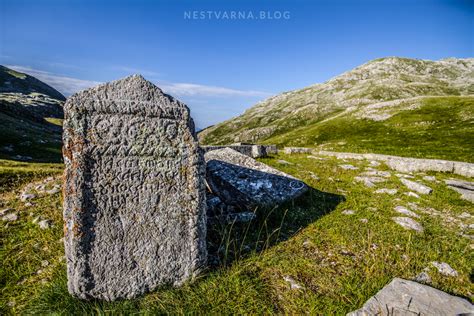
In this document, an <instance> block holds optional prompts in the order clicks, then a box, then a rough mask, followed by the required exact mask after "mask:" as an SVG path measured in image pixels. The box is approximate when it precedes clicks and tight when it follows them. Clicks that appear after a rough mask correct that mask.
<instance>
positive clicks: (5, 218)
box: [2, 213, 18, 222]
mask: <svg viewBox="0 0 474 316" xmlns="http://www.w3.org/2000/svg"><path fill="white" fill-rule="evenodd" d="M2 220H3V221H5V222H14V221H16V220H18V214H16V213H10V214H6V215H3V216H2Z"/></svg>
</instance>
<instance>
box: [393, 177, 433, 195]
mask: <svg viewBox="0 0 474 316" xmlns="http://www.w3.org/2000/svg"><path fill="white" fill-rule="evenodd" d="M400 181H401V182H402V183H403V184H404V185H405V186H406V187H407V188H408V189H410V190H413V191H416V192H418V193H420V194H430V193H431V192H433V189H431V188H430V187H427V186H426V185H424V184H421V183H418V182H415V181H411V180H407V179H403V178H401V179H400Z"/></svg>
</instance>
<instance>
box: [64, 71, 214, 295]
mask: <svg viewBox="0 0 474 316" xmlns="http://www.w3.org/2000/svg"><path fill="white" fill-rule="evenodd" d="M64 110H65V120H64V134H63V140H64V148H63V156H64V162H65V165H66V170H65V174H64V175H65V183H64V192H63V195H64V232H65V247H66V258H67V270H68V271H67V272H68V289H69V292H70V293H71V294H73V295H74V296H77V297H80V298H83V299H90V298H97V299H104V300H108V301H111V300H115V299H118V298H132V297H135V296H137V295H140V294H142V293H144V292H147V291H150V290H153V289H154V288H155V287H157V286H159V285H163V284H173V285H180V284H182V283H183V282H185V281H186V280H188V279H190V278H193V276H195V275H196V274H197V273H199V271H200V269H201V268H202V267H203V266H204V265H205V261H206V256H207V252H206V240H205V239H206V237H205V236H206V215H205V214H206V202H205V185H204V178H205V164H204V160H203V157H202V153H201V152H200V149H199V147H198V143H197V138H196V135H195V132H194V123H193V120H192V118H191V117H190V114H189V109H188V108H187V107H186V105H184V104H183V103H181V102H179V101H177V100H175V99H173V98H172V97H171V96H169V95H166V94H164V93H163V92H162V91H161V90H160V89H159V88H158V87H156V86H155V85H153V84H152V83H150V82H148V81H146V80H145V79H144V78H143V77H141V76H137V75H134V76H131V77H127V78H125V79H122V80H118V81H114V82H110V83H106V84H103V85H100V86H98V87H95V88H91V89H89V90H86V91H82V92H79V93H77V94H75V95H73V96H71V97H70V98H69V99H68V101H67V102H66V105H65V108H64Z"/></svg>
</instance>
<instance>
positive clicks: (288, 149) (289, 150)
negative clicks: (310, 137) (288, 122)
mask: <svg viewBox="0 0 474 316" xmlns="http://www.w3.org/2000/svg"><path fill="white" fill-rule="evenodd" d="M283 151H284V152H285V154H310V153H312V152H313V149H312V148H305V147H285V148H283Z"/></svg>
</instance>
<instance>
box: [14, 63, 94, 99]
mask: <svg viewBox="0 0 474 316" xmlns="http://www.w3.org/2000/svg"><path fill="white" fill-rule="evenodd" d="M6 67H8V68H11V69H13V70H16V71H19V72H24V73H27V74H29V75H31V76H33V77H35V78H37V79H39V80H41V81H43V82H45V83H47V84H48V85H50V86H52V87H53V88H55V89H56V90H58V91H59V92H61V93H62V94H64V95H66V96H69V95H71V94H73V93H75V92H77V91H80V90H84V89H87V88H90V87H93V86H96V85H98V84H100V83H101V82H99V81H91V80H82V79H76V78H71V77H66V76H61V75H56V74H53V73H51V72H48V71H43V70H37V69H33V68H31V67H24V66H17V65H7V66H6Z"/></svg>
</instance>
